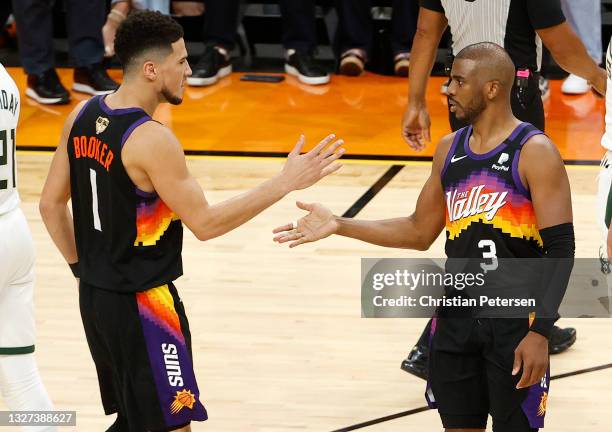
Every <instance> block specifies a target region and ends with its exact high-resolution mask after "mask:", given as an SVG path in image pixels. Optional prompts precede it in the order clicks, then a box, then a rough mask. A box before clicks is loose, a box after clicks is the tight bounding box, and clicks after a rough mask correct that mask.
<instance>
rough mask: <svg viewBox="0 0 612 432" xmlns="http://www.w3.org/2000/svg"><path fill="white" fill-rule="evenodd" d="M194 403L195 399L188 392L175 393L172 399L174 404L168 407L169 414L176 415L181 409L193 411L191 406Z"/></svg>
mask: <svg viewBox="0 0 612 432" xmlns="http://www.w3.org/2000/svg"><path fill="white" fill-rule="evenodd" d="M195 403H196V398H195V395H194V394H193V393H191V391H190V390H182V391H177V392H176V396H175V397H174V402H172V405H170V412H171V413H172V414H177V413H178V412H179V411H181V410H182V409H183V408H185V407H187V408H189V409H193V405H194V404H195Z"/></svg>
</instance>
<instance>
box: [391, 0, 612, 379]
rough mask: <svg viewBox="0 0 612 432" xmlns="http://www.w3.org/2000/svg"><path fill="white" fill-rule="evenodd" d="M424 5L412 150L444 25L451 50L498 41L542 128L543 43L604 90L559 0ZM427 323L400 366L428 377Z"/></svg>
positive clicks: (515, 106)
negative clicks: (541, 67)
mask: <svg viewBox="0 0 612 432" xmlns="http://www.w3.org/2000/svg"><path fill="white" fill-rule="evenodd" d="M420 6H421V7H420V11H419V19H418V24H417V32H416V36H415V39H414V43H413V47H412V53H411V63H410V75H409V82H410V86H409V97H408V107H407V108H406V111H405V113H404V117H403V121H402V135H403V137H404V140H405V141H406V142H407V143H408V144H409V145H410V146H411V147H412V148H413V149H415V150H422V149H423V148H424V147H425V142H426V141H430V140H431V139H430V126H431V121H430V118H429V113H428V111H427V105H426V101H425V94H426V89H427V81H428V79H429V76H430V74H431V70H432V68H433V64H434V62H435V59H436V54H437V49H438V45H439V44H440V40H441V38H442V35H443V34H444V31H445V30H446V27H447V26H450V31H451V35H452V51H453V54H457V53H458V52H459V51H461V50H462V49H463V48H465V47H466V46H468V45H471V44H475V43H479V42H494V43H496V44H498V45H500V46H502V47H504V48H505V50H506V51H507V52H508V54H509V55H510V58H511V59H512V61H513V62H514V65H515V67H516V78H515V82H514V87H513V89H512V98H511V103H512V111H513V113H514V115H515V116H516V117H517V118H518V119H519V120H522V121H525V122H529V123H531V124H533V125H534V126H535V127H537V128H538V129H540V130H542V131H544V130H545V124H544V123H545V122H544V106H543V104H542V98H541V94H540V89H539V85H538V84H539V78H540V73H539V71H540V66H541V63H542V43H544V45H545V46H546V47H547V48H548V50H549V51H550V53H551V55H552V56H553V58H554V59H555V61H556V62H557V63H558V64H559V66H561V67H562V68H563V69H565V70H566V71H567V72H570V73H573V74H574V75H578V76H580V77H582V78H584V79H586V80H587V81H588V82H589V83H590V84H591V86H592V87H593V88H594V89H595V90H596V91H597V92H598V93H600V94H602V95H603V94H605V91H606V72H605V71H604V70H603V69H601V68H600V67H599V66H598V65H597V64H596V63H595V62H594V61H593V60H592V59H591V57H590V56H589V54H588V53H587V51H586V48H585V47H584V45H583V44H582V42H581V41H580V39H579V38H578V36H577V35H576V34H575V33H574V31H573V30H572V29H571V27H570V26H569V25H568V23H567V22H566V21H565V16H564V15H563V11H562V10H561V4H560V1H559V0H477V1H475V0H420ZM449 122H450V125H451V128H452V130H453V131H456V130H458V129H460V128H462V127H464V126H466V125H465V124H463V123H462V122H461V121H459V120H458V119H457V118H456V117H455V115H454V113H452V112H450V110H449ZM430 326H431V320H430V321H429V323H428V324H427V327H426V328H425V330H424V331H423V333H422V335H421V337H420V338H419V341H418V342H417V344H416V345H415V346H414V347H413V349H412V351H411V352H410V353H409V354H408V357H407V358H406V359H405V360H404V361H403V362H402V366H401V367H402V369H403V370H405V371H406V372H409V373H411V374H413V375H416V376H418V377H420V378H423V379H426V378H427V361H428V354H429V353H428V339H429V332H430ZM575 341H576V330H575V329H573V328H565V329H561V328H559V327H557V326H555V327H554V328H553V331H552V333H551V336H550V339H549V352H550V353H551V354H558V353H560V352H563V351H565V350H566V349H567V348H569V347H570V346H571V345H572V344H573V343H574V342H575Z"/></svg>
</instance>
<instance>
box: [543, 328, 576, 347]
mask: <svg viewBox="0 0 612 432" xmlns="http://www.w3.org/2000/svg"><path fill="white" fill-rule="evenodd" d="M575 342H576V329H575V328H572V327H567V328H560V327H557V326H554V327H553V329H552V332H551V333H550V339H549V340H548V352H549V353H551V354H560V353H562V352H563V351H565V350H566V349H568V348H569V347H571V346H572V345H574V343H575Z"/></svg>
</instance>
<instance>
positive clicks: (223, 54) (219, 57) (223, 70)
mask: <svg viewBox="0 0 612 432" xmlns="http://www.w3.org/2000/svg"><path fill="white" fill-rule="evenodd" d="M231 73H232V64H231V62H230V58H229V54H228V52H227V51H226V50H225V49H224V48H222V47H218V46H215V45H210V44H208V45H206V47H204V53H203V54H202V57H200V60H199V61H198V62H197V63H196V65H195V66H194V67H193V71H192V73H191V76H190V77H187V84H189V85H190V86H209V85H213V84H215V83H216V82H217V81H219V80H220V79H221V78H223V77H226V76H228V75H229V74H231Z"/></svg>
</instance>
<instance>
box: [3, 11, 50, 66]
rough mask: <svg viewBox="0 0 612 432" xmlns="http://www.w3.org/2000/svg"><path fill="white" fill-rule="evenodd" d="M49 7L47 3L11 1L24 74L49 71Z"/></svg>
mask: <svg viewBox="0 0 612 432" xmlns="http://www.w3.org/2000/svg"><path fill="white" fill-rule="evenodd" d="M51 8H52V3H51V2H50V1H49V0H13V13H14V14H15V20H16V22H17V36H18V40H19V53H20V56H21V64H22V65H23V68H24V69H25V71H26V73H27V74H28V75H38V74H42V73H43V72H46V71H48V70H49V69H52V68H53V65H54V61H53V38H52V35H53V22H52V19H53V18H52V14H51Z"/></svg>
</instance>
